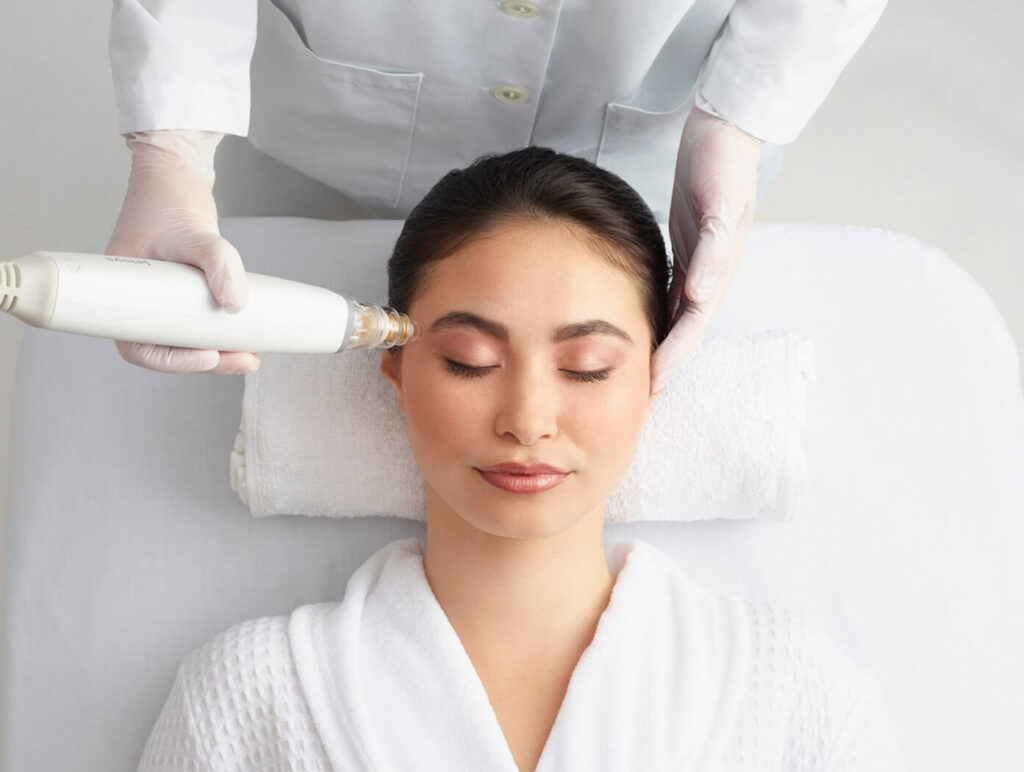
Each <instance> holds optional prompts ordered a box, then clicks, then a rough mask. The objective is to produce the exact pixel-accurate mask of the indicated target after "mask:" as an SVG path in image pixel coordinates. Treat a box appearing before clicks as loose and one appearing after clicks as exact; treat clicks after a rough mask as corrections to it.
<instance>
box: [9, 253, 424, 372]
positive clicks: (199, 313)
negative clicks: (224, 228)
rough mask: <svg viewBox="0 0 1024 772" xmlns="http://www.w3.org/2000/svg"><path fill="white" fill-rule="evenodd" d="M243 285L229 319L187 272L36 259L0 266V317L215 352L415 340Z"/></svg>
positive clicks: (256, 278)
mask: <svg viewBox="0 0 1024 772" xmlns="http://www.w3.org/2000/svg"><path fill="white" fill-rule="evenodd" d="M246 280H247V283H248V287H249V302H248V303H247V304H246V306H245V308H244V309H242V310H241V311H239V312H238V313H236V314H232V313H228V312H227V311H226V310H224V308H222V307H221V306H220V304H218V303H217V301H216V299H215V298H214V297H213V294H212V293H211V292H210V289H209V285H208V284H207V281H206V274H204V273H203V271H202V269H200V268H197V267H195V266H192V265H186V264H184V263H174V262H169V261H165V260H149V259H145V258H138V257H119V256H114V255H96V254H88V253H80V252H50V251H40V252H33V253H32V254H30V255H25V256H24V257H19V258H16V259H14V260H11V261H7V262H0V311H6V312H7V313H9V314H11V315H13V316H16V317H18V318H19V319H21V320H22V321H24V322H25V323H27V324H30V325H32V326H34V327H40V328H44V329H49V330H57V331H60V332H71V333H76V334H79V335H91V336H95V337H101V338H111V339H113V340H126V341H133V342H137V343H154V344H160V345H165V346H180V347H184V348H198V349H214V350H216V351H249V352H253V353H294V354H300V353H307V354H328V353H337V352H340V351H346V350H348V349H355V348H390V347H392V346H402V345H405V344H406V343H409V342H410V341H413V340H415V339H416V338H418V337H419V334H420V330H419V327H418V325H417V324H416V323H415V322H414V321H413V320H412V319H410V318H409V317H408V316H407V315H405V314H402V313H399V312H398V311H395V310H394V309H392V308H388V307H386V306H381V305H377V304H376V303H364V302H359V301H356V300H352V299H350V298H347V297H345V296H344V295H339V294H338V293H336V292H332V291H330V290H328V289H325V288H324V287H317V286H314V285H312V284H303V283H302V282H297V281H292V280H290V279H281V278H278V277H275V276H266V275H263V274H258V273H247V274H246Z"/></svg>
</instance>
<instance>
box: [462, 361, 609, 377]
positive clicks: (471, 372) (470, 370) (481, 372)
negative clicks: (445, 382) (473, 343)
mask: <svg viewBox="0 0 1024 772" xmlns="http://www.w3.org/2000/svg"><path fill="white" fill-rule="evenodd" d="M444 361H445V367H447V369H448V371H449V372H452V373H454V374H455V375H458V376H459V377H461V378H482V377H483V376H485V375H487V374H488V373H489V372H490V371H491V370H497V369H498V365H488V366H486V367H470V366H469V365H464V364H462V363H461V362H456V361H455V360H453V359H448V357H445V358H444ZM611 371H612V368H611V367H607V368H605V369H604V370H588V371H579V370H562V372H563V373H566V374H567V375H568V376H569V378H570V379H572V380H574V381H578V382H580V383H595V382H597V381H603V380H606V379H607V378H608V376H609V375H610V374H611Z"/></svg>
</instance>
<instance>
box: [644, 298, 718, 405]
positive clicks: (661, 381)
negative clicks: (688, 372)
mask: <svg viewBox="0 0 1024 772" xmlns="http://www.w3.org/2000/svg"><path fill="white" fill-rule="evenodd" d="M725 291H726V287H725V285H724V283H723V284H719V285H718V286H717V287H716V289H715V290H714V291H713V292H712V293H711V296H710V297H709V298H708V299H707V300H705V301H703V302H701V303H696V302H691V301H689V300H686V299H684V300H683V302H682V304H681V306H680V313H679V314H678V319H676V321H675V324H673V325H672V327H671V329H670V330H669V332H668V335H666V336H665V339H664V340H663V341H662V342H661V343H660V344H659V345H658V347H657V348H656V349H655V350H654V353H653V354H652V355H651V393H652V394H657V393H658V392H659V391H661V390H662V389H664V388H665V385H666V384H667V383H668V382H669V381H670V380H671V379H672V376H673V375H675V373H676V371H677V370H678V369H679V368H680V367H682V365H683V363H684V362H685V361H686V360H687V359H688V358H689V356H690V354H692V353H693V352H694V350H696V348H697V346H699V345H700V342H701V340H703V338H704V335H705V334H706V333H707V329H708V327H709V325H710V324H711V320H712V319H713V318H714V316H715V314H716V313H717V312H718V309H719V307H720V306H721V305H722V298H723V297H724V295H725Z"/></svg>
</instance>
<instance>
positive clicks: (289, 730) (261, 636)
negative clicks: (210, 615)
mask: <svg viewBox="0 0 1024 772" xmlns="http://www.w3.org/2000/svg"><path fill="white" fill-rule="evenodd" d="M293 613H294V612H293ZM289 619H290V615H281V616H264V617H258V618H254V619H248V620H246V621H243V622H239V623H237V624H234V625H232V626H231V627H229V628H227V629H225V630H223V631H221V632H220V633H218V634H216V635H215V636H213V637H212V638H211V639H209V640H208V641H207V642H206V643H204V644H203V645H201V646H199V647H198V648H196V649H194V650H192V651H190V652H189V653H188V654H187V655H186V656H185V657H184V658H183V659H182V662H181V664H180V666H179V668H178V673H177V675H176V679H175V683H174V686H173V688H172V694H171V696H170V697H169V699H168V703H167V707H165V712H168V711H172V710H177V711H179V712H180V713H181V715H180V716H179V717H178V721H177V723H178V724H180V725H181V726H183V727H185V728H186V729H187V732H188V734H190V735H191V736H192V738H193V743H194V745H196V747H197V748H198V749H199V750H201V752H202V753H203V754H204V756H205V757H207V758H208V759H210V761H211V762H213V763H214V766H215V768H217V769H221V768H230V769H247V768H256V767H257V766H260V765H265V764H266V763H268V761H269V762H272V761H273V760H274V759H281V760H289V763H291V762H293V761H294V760H296V759H303V760H305V761H306V762H307V764H309V765H310V766H308V767H307V768H309V769H319V768H320V767H319V766H317V763H320V762H322V761H323V759H324V758H325V756H324V752H323V749H322V746H321V744H320V741H319V739H318V736H317V733H316V729H315V725H314V723H313V719H312V717H311V714H310V712H309V706H308V704H307V702H306V698H305V695H304V694H303V691H302V687H301V684H300V681H299V677H298V673H297V671H296V667H295V662H294V657H293V656H292V652H291V647H290V644H289V637H288V624H289ZM172 706H177V707H176V708H173V707H172ZM168 720H173V717H169V719H168ZM154 734H157V732H156V731H155V732H154ZM151 742H153V741H151ZM323 768H324V769H327V768H328V767H326V766H324V767H323Z"/></svg>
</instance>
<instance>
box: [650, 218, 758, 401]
mask: <svg viewBox="0 0 1024 772" xmlns="http://www.w3.org/2000/svg"><path fill="white" fill-rule="evenodd" d="M704 222H705V224H704V227H702V229H701V240H700V242H698V244H697V249H696V251H695V252H694V255H693V258H692V259H691V261H690V271H689V274H692V275H689V274H688V275H687V276H686V277H685V279H684V281H685V287H686V296H685V297H682V298H681V299H680V303H679V306H678V308H677V309H676V311H675V313H674V314H673V316H672V323H671V324H670V327H669V333H668V335H666V336H665V339H664V340H663V341H662V342H661V344H660V345H659V346H658V348H657V349H655V351H654V354H653V355H652V359H651V393H652V394H653V393H657V392H659V391H661V390H662V389H663V388H664V387H665V384H666V383H668V381H669V379H670V378H671V377H672V375H673V374H674V373H675V372H676V370H677V369H678V368H679V367H681V366H682V364H683V363H684V362H685V361H686V359H687V358H688V357H689V356H690V354H692V353H693V351H694V350H695V349H696V348H697V346H698V345H700V342H701V340H702V339H703V337H704V335H705V334H706V332H707V329H708V327H709V325H710V324H711V320H712V319H713V318H714V316H715V314H717V313H718V309H719V308H721V306H722V303H723V302H724V300H725V295H726V293H727V292H728V289H729V286H730V285H731V284H732V280H733V277H734V276H735V275H736V271H737V269H738V267H739V263H740V261H741V260H742V258H743V253H744V251H745V250H746V243H747V232H748V229H749V227H750V224H749V219H748V218H746V217H745V218H744V219H743V221H742V222H741V223H740V227H739V233H735V234H734V233H730V232H728V230H727V229H726V228H724V227H723V226H722V224H721V222H720V221H718V220H717V219H716V218H714V217H706V218H705V220H704ZM702 276H713V277H714V279H713V281H712V282H711V284H710V285H707V284H705V285H704V286H705V288H707V290H708V294H707V296H706V297H705V296H703V295H702V294H701V293H700V292H699V288H700V286H701V284H700V282H701V277H702ZM673 285H674V287H675V286H676V283H675V282H673ZM682 286H684V284H683V282H679V283H678V287H679V288H681V287H682ZM670 308H671V305H670Z"/></svg>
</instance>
